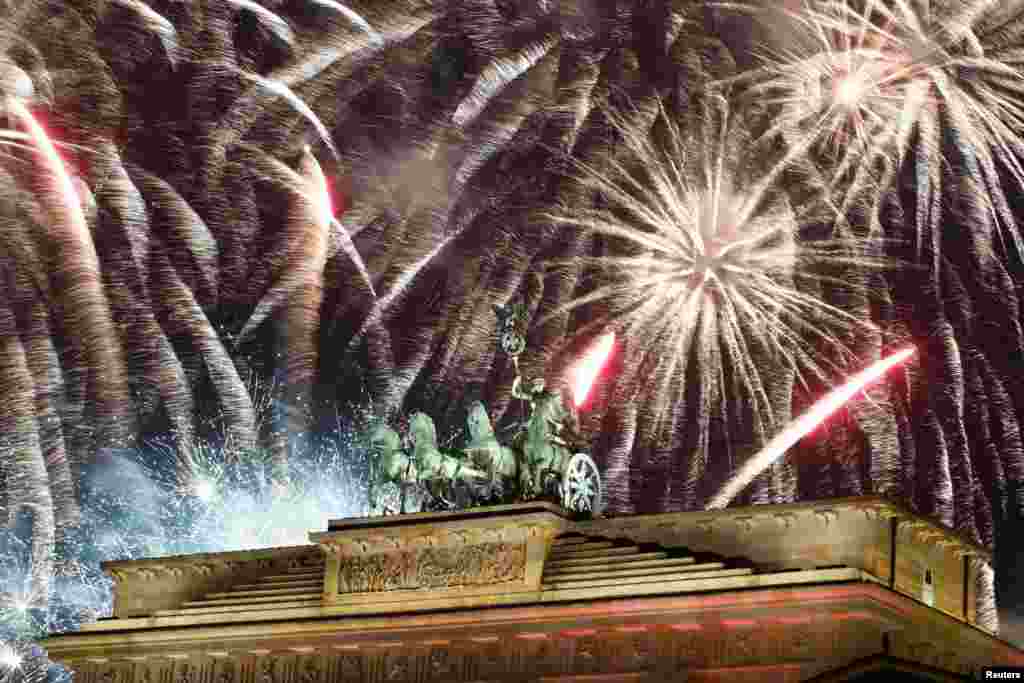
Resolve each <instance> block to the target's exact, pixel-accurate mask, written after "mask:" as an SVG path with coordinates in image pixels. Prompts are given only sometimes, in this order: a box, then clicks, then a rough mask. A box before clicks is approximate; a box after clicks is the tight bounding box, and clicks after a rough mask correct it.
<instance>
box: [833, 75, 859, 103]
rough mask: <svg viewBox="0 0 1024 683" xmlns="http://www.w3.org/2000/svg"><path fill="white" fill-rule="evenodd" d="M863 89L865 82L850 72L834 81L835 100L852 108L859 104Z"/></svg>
mask: <svg viewBox="0 0 1024 683" xmlns="http://www.w3.org/2000/svg"><path fill="white" fill-rule="evenodd" d="M865 90H866V88H865V84H864V83H863V82H862V81H861V79H860V78H858V77H857V76H855V75H853V74H850V75H847V76H845V77H843V78H840V79H839V80H838V81H837V82H836V86H835V93H834V95H835V100H836V102H838V103H839V104H841V105H842V106H844V107H848V108H853V107H855V106H857V105H858V104H859V102H860V100H861V98H862V97H863V96H864V93H865Z"/></svg>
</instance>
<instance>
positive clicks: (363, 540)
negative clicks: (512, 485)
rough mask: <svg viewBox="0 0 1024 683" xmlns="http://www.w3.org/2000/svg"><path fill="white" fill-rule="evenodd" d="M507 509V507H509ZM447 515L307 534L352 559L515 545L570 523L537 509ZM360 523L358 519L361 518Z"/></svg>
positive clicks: (326, 550) (549, 535) (325, 547)
mask: <svg viewBox="0 0 1024 683" xmlns="http://www.w3.org/2000/svg"><path fill="white" fill-rule="evenodd" d="M508 507H512V506H508ZM510 512H512V511H509V512H506V514H504V515H495V514H481V515H477V516H468V515H457V516H456V515H452V516H450V517H449V518H448V519H444V518H440V519H436V520H431V521H430V522H427V521H423V522H421V523H419V524H416V523H412V524H407V525H402V526H398V525H395V526H391V525H386V526H385V525H381V526H375V525H370V524H360V523H356V524H353V525H352V526H351V527H350V528H338V527H337V526H335V525H336V524H337V523H336V522H332V526H334V530H331V531H326V532H318V533H310V534H309V538H310V540H311V541H312V542H314V543H316V544H317V545H318V546H319V547H320V548H321V549H322V550H323V552H324V553H326V554H328V555H333V556H338V557H355V556H360V555H374V554H381V553H393V552H396V551H417V550H423V549H428V548H441V547H445V548H452V547H465V546H474V545H485V544H496V543H518V542H523V541H527V540H530V539H543V540H550V539H551V538H554V537H555V536H556V535H557V534H559V533H561V532H563V531H565V530H566V529H568V528H569V527H570V526H571V524H570V523H569V522H567V521H566V520H565V519H564V518H563V517H561V516H560V515H557V514H554V513H552V512H549V511H546V510H542V511H539V512H527V513H526V514H522V515H512V514H510ZM360 521H361V520H360Z"/></svg>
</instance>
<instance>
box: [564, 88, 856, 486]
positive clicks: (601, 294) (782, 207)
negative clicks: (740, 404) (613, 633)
mask: <svg viewBox="0 0 1024 683" xmlns="http://www.w3.org/2000/svg"><path fill="white" fill-rule="evenodd" d="M693 108H695V107H691V110H692V109H693ZM652 112H653V114H654V115H655V116H656V117H657V122H656V123H655V125H659V124H661V125H664V131H665V136H664V139H665V140H666V143H665V145H666V147H665V149H659V148H658V147H656V146H655V143H654V142H653V141H652V140H651V138H650V137H649V136H648V135H647V133H646V130H645V129H641V128H640V127H639V126H638V125H637V124H635V123H634V124H630V123H629V122H628V120H627V119H625V118H624V117H616V118H615V121H616V128H617V130H618V131H619V132H620V133H621V135H622V138H623V141H624V147H625V148H626V149H627V150H628V153H629V154H630V156H631V157H632V158H630V159H629V160H628V161H622V162H619V161H615V162H613V163H612V164H611V167H612V170H611V171H610V172H609V173H602V172H600V171H597V170H595V169H593V168H586V167H584V168H583V169H582V176H581V179H582V181H583V182H584V183H585V184H587V185H588V186H589V187H590V188H592V189H593V190H596V191H599V192H602V193H604V194H605V195H606V196H607V197H608V198H609V199H610V202H611V204H612V208H611V209H596V210H589V211H578V210H574V207H565V209H566V210H565V211H564V212H563V213H561V214H556V215H553V216H552V218H553V220H555V221H557V222H558V223H559V224H561V225H563V226H567V227H571V228H574V229H578V230H583V231H593V232H595V233H600V234H604V235H608V236H611V237H614V238H619V239H620V240H621V241H622V242H624V243H625V244H626V245H628V247H627V248H630V249H632V251H633V252H634V253H628V252H627V253H625V254H622V255H609V256H603V257H596V258H591V259H585V261H586V262H588V263H589V264H592V265H594V266H597V267H599V268H602V269H603V270H604V271H605V272H606V275H605V277H604V278H603V279H604V280H605V281H606V282H607V284H604V285H602V286H600V287H597V288H596V289H595V290H594V291H593V292H591V293H589V294H587V295H585V296H583V297H580V298H578V299H576V300H573V301H569V302H568V303H567V304H565V306H563V308H562V309H559V310H556V311H554V312H553V313H551V314H549V315H557V314H559V313H561V312H562V310H567V309H571V308H576V307H580V306H583V305H588V304H595V303H596V304H605V305H607V307H608V308H609V309H610V311H609V314H608V317H609V318H610V319H612V320H615V321H617V323H618V325H619V328H620V332H619V336H620V337H621V338H622V339H625V340H627V344H628V353H629V355H630V356H631V357H632V362H633V363H634V364H635V366H638V365H640V364H642V363H643V359H644V357H645V356H646V357H652V356H654V357H659V358H658V360H657V361H656V368H657V369H656V370H655V371H653V372H651V373H650V374H649V377H650V379H649V380H648V381H650V382H651V383H652V384H653V385H654V386H653V387H652V390H651V393H650V394H649V396H650V398H649V399H648V400H649V401H650V402H651V405H650V409H651V411H652V413H653V419H654V420H655V422H657V421H661V420H666V419H667V420H670V421H673V422H680V421H681V420H682V419H683V417H682V412H681V411H682V410H683V409H684V407H685V394H686V390H685V388H678V381H679V377H681V376H684V375H685V374H686V372H687V365H688V363H689V362H690V358H691V357H693V358H695V359H696V365H697V367H696V370H695V372H696V374H697V376H698V377H699V380H700V381H699V386H700V398H699V400H700V402H701V407H700V409H699V412H698V414H697V420H698V422H699V427H698V429H699V430H700V431H705V430H706V429H707V426H708V422H709V420H711V419H712V413H713V412H714V411H716V410H717V409H718V406H720V405H721V404H722V403H723V402H725V401H728V400H729V398H730V389H731V387H730V384H731V382H730V381H729V380H728V379H727V377H726V374H727V372H729V371H730V370H729V369H731V372H732V373H734V381H736V382H738V383H739V384H740V385H741V389H740V396H739V397H738V398H739V399H740V400H743V401H746V402H748V403H749V404H750V405H752V406H754V419H755V420H756V421H757V422H758V425H759V429H760V430H761V435H762V436H764V435H765V434H767V433H768V430H769V429H770V428H771V427H773V426H775V425H777V424H779V423H780V422H781V421H783V420H785V419H787V418H788V406H784V405H783V406H779V405H774V404H773V402H772V400H771V399H770V398H769V393H770V387H769V383H770V382H771V381H772V379H771V375H772V369H771V367H772V366H774V367H775V368H776V372H778V369H782V370H787V369H788V370H796V369H798V368H799V367H800V366H802V365H807V366H809V367H810V369H811V370H813V371H815V372H818V373H821V372H822V370H821V368H820V367H819V364H818V363H817V362H816V361H815V360H814V358H815V356H816V354H815V352H814V351H813V348H814V346H815V344H817V345H821V344H825V345H829V346H832V347H836V348H840V349H841V348H843V343H842V341H841V338H840V337H839V335H838V332H840V331H844V330H845V329H847V328H848V327H849V326H851V325H853V324H855V323H856V321H855V320H854V319H853V317H852V316H849V315H848V314H846V313H845V312H843V311H841V310H839V309H837V308H834V307H831V306H829V305H827V304H826V303H825V302H823V301H822V300H821V299H820V297H817V296H814V295H813V294H808V293H806V292H804V291H802V290H801V289H798V288H797V287H796V286H794V284H793V282H794V277H795V276H797V275H798V274H804V273H807V272H810V269H809V268H808V265H807V264H813V262H814V260H815V259H818V260H824V259H827V258H828V256H829V251H828V250H829V248H833V249H835V245H834V244H827V243H826V244H799V243H798V229H799V222H798V219H797V217H796V215H795V213H794V211H793V209H792V208H791V207H790V205H789V203H788V202H787V200H786V198H785V196H784V195H782V194H781V193H780V192H779V191H778V190H777V189H776V188H774V187H773V186H772V184H771V180H772V178H773V173H772V172H769V173H767V174H758V173H757V172H754V173H750V172H747V171H744V170H743V169H744V166H745V165H746V167H747V168H752V167H755V166H757V165H758V163H757V162H753V160H748V159H747V158H746V157H745V154H747V153H749V149H750V148H749V147H748V145H749V144H750V141H749V140H747V139H746V138H745V137H744V135H743V132H742V129H741V128H739V127H738V126H737V125H736V124H735V122H734V121H733V120H731V119H730V114H729V110H728V107H727V105H726V103H725V101H724V100H722V99H718V98H712V101H711V102H710V104H709V105H708V106H707V109H706V110H705V112H704V116H706V119H705V120H704V121H693V122H689V123H690V125H689V126H688V127H686V128H685V129H684V128H682V127H681V126H680V125H679V124H678V123H677V121H676V119H675V118H674V115H673V114H672V113H670V112H669V111H666V109H665V108H664V106H662V105H660V104H657V105H655V106H654V107H653V109H652ZM637 118H642V116H638V117H637ZM646 120H647V125H651V123H653V122H652V121H651V118H650V116H648V118H647V119H646ZM688 131H689V132H688ZM692 131H703V134H702V133H700V132H698V133H697V134H694V133H693V132H692ZM637 169H639V170H637ZM623 216H625V218H623ZM837 256H838V252H836V254H835V255H834V258H835V257H837ZM634 372H637V371H636V370H634ZM638 374H640V375H642V374H643V373H638ZM733 398H734V399H735V398H737V397H735V396H734V397H733ZM706 448H707V446H706V444H705V445H704V446H702V447H701V449H700V450H699V451H698V452H697V453H696V454H694V455H693V460H692V464H691V472H690V476H689V479H688V482H687V490H686V491H685V493H684V494H683V496H684V499H685V501H686V502H685V503H684V504H686V505H690V504H692V501H693V498H694V496H695V495H696V492H695V487H696V484H697V480H698V479H699V478H700V477H701V476H702V475H703V467H704V465H703V463H706V462H707V458H708V457H709V454H708V453H707V451H706V450H705V449H706Z"/></svg>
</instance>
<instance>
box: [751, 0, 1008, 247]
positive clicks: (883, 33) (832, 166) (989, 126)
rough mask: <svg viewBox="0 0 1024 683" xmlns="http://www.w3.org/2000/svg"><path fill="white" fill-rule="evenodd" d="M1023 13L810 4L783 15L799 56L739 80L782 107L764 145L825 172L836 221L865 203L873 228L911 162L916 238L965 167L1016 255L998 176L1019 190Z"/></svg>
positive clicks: (968, 7) (902, 2) (903, 1)
mask: <svg viewBox="0 0 1024 683" xmlns="http://www.w3.org/2000/svg"><path fill="white" fill-rule="evenodd" d="M1021 7H1022V5H1021V3H1020V2H1016V1H1013V2H1001V3H992V2H987V1H983V0H970V1H968V2H912V1H910V0H866V1H864V2H855V1H854V0H824V1H823V0H808V1H807V2H805V3H804V4H803V6H802V7H801V8H800V9H799V10H798V11H796V12H793V13H791V14H789V18H790V20H791V22H790V23H789V26H792V27H794V28H795V29H796V31H797V35H798V38H799V39H798V40H791V39H787V43H788V44H797V45H800V44H801V43H802V44H803V46H802V47H800V48H797V49H793V50H789V51H787V52H783V53H782V54H778V55H769V56H768V57H766V65H765V66H764V67H763V68H761V69H759V70H756V71H754V72H752V73H750V74H747V75H746V76H744V77H742V79H743V80H745V81H748V82H749V84H750V87H749V94H750V95H751V96H753V97H754V99H756V100H757V101H759V102H762V103H765V102H767V103H770V104H775V105H778V107H777V110H773V115H774V116H775V117H776V118H775V119H774V121H773V122H772V124H771V128H770V130H769V131H768V135H769V136H772V135H776V134H781V135H783V136H784V137H786V138H787V139H789V141H790V144H792V145H794V146H795V147H798V148H800V149H807V150H810V151H811V152H812V156H814V157H815V158H817V159H818V160H819V161H824V162H825V163H823V164H821V165H822V166H823V168H824V169H825V171H824V177H823V178H822V180H823V185H824V186H825V187H827V188H828V190H829V191H830V192H831V193H834V194H835V195H836V197H837V200H839V202H842V204H841V207H840V208H841V211H840V214H841V215H842V214H845V213H847V209H849V208H850V207H852V205H853V204H854V203H855V202H866V203H867V205H868V206H869V207H870V208H871V209H872V216H871V220H872V224H873V227H877V220H878V218H877V215H876V214H877V209H878V208H879V206H880V203H881V200H882V199H883V198H884V197H885V196H886V195H887V193H889V192H891V191H892V190H893V184H894V180H895V176H896V173H897V172H898V171H899V169H900V167H901V166H902V165H903V164H904V162H907V161H908V160H910V159H914V160H916V163H917V168H916V171H915V173H916V175H917V177H918V179H919V181H923V182H919V183H918V187H917V192H918V194H919V199H918V207H917V216H916V219H917V220H916V222H917V229H918V231H919V238H921V232H922V231H923V230H924V229H925V228H926V226H925V225H924V223H925V222H926V221H930V222H931V224H932V227H937V225H938V223H937V222H938V220H939V215H940V214H941V212H940V211H933V210H931V205H932V198H933V197H935V196H936V195H938V194H939V193H941V192H943V190H944V188H943V185H944V184H949V183H950V180H949V179H948V172H944V169H943V166H944V164H947V163H952V164H954V165H962V166H966V167H967V168H966V169H965V172H967V173H968V174H969V175H976V176H978V177H977V179H976V180H977V185H978V187H977V188H975V189H976V192H973V193H971V194H972V195H974V196H973V197H971V198H968V199H969V200H971V201H977V202H980V204H981V206H982V209H983V210H984V211H985V212H987V213H989V214H990V215H991V216H993V217H996V218H997V219H998V220H999V221H1000V222H1002V223H1003V225H1004V226H1005V227H1006V228H1007V229H1008V232H1009V234H1010V236H1012V238H1013V239H1014V241H1015V242H1016V243H1017V248H1018V251H1019V250H1020V244H1019V236H1018V233H1017V229H1016V224H1015V220H1014V218H1013V215H1012V213H1011V211H1010V207H1009V204H1008V202H1007V200H1006V196H1005V194H1004V192H1003V190H1002V189H1001V188H1002V187H1003V184H1004V183H1003V180H1002V178H1001V177H1000V172H1001V171H1005V172H1007V173H1008V175H1009V177H1010V178H1011V179H1012V181H1013V182H1015V183H1016V184H1017V185H1018V186H1024V167H1022V166H1021V163H1020V159H1021V158H1022V152H1024V145H1022V144H1021V139H1020V133H1021V131H1022V130H1024V76H1022V72H1021V68H1022V66H1024V53H1022V52H1021V51H1020V49H1019V46H1020V43H1021V22H1020V20H1019V14H1020V12H1021ZM951 151H955V155H956V156H957V157H958V159H952V158H951V157H950V154H949V152H951ZM837 203H838V202H837ZM929 214H931V215H930V216H929ZM920 241H923V240H920V239H919V243H920Z"/></svg>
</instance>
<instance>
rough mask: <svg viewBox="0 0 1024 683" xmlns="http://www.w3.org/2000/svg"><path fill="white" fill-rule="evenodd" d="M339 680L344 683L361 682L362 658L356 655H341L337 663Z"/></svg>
mask: <svg viewBox="0 0 1024 683" xmlns="http://www.w3.org/2000/svg"><path fill="white" fill-rule="evenodd" d="M338 670H339V672H340V673H341V680H342V681H344V682H345V683H349V682H350V681H361V680H363V658H362V657H361V656H360V655H358V654H344V655H341V657H340V659H339V661H338Z"/></svg>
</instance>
